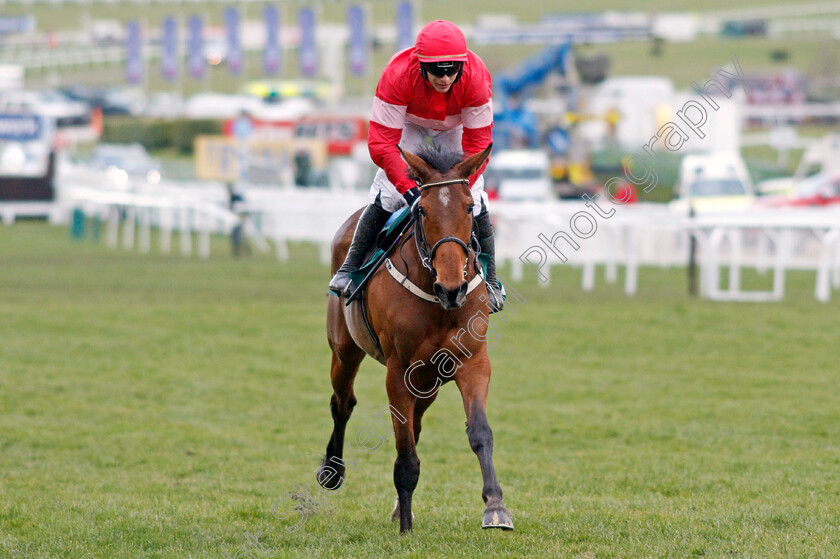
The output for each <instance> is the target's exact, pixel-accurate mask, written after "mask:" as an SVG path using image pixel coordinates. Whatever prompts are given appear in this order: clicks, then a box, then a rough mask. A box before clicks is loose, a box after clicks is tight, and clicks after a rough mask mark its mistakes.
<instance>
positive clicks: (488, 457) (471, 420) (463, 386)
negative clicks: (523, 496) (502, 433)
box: [455, 353, 513, 530]
mask: <svg viewBox="0 0 840 559" xmlns="http://www.w3.org/2000/svg"><path fill="white" fill-rule="evenodd" d="M455 383H456V384H457V385H458V389H459V390H460V391H461V398H462V399H463V401H464V411H466V413H467V437H468V438H469V441H470V448H472V450H473V452H475V455H476V456H477V457H478V463H479V465H480V466H481V477H482V478H483V480H484V487H483V489H482V491H481V496H482V498H483V499H484V502H485V509H484V516H483V518H482V521H481V527H482V528H503V529H505V530H513V520H511V517H510V513H509V512H508V510H507V508H506V507H505V505H504V503H503V502H502V488H501V486H499V481H498V480H497V479H496V468H495V467H494V466H493V431H491V430H490V424H489V423H488V422H487V414H486V412H485V407H486V404H487V389H488V386H489V384H490V361H489V359H488V358H487V354H486V353H483V355H476V356H475V357H473V358H472V359H471V360H470V361H469V362H467V363H465V364H464V366H463V367H462V368H461V369H459V370H458V372H457V373H456V374H455Z"/></svg>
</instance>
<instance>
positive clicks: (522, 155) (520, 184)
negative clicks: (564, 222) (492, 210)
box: [484, 149, 554, 200]
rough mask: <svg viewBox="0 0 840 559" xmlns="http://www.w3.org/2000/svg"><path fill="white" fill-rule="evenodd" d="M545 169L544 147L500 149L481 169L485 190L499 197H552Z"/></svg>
mask: <svg viewBox="0 0 840 559" xmlns="http://www.w3.org/2000/svg"><path fill="white" fill-rule="evenodd" d="M549 169H550V162H549V158H548V154H547V153H546V152H545V151H542V150H527V149H512V150H502V151H499V152H497V153H494V154H493V156H492V157H491V158H490V163H489V164H488V165H487V169H486V170H485V172H484V180H485V190H487V193H488V195H490V196H493V197H497V198H499V199H502V200H548V199H550V198H553V197H554V192H553V188H552V182H551V175H550V173H549Z"/></svg>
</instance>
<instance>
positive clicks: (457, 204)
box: [400, 144, 493, 310]
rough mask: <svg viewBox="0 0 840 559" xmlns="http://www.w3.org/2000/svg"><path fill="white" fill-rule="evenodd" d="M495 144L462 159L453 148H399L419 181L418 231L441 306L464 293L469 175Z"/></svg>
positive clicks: (450, 305)
mask: <svg viewBox="0 0 840 559" xmlns="http://www.w3.org/2000/svg"><path fill="white" fill-rule="evenodd" d="M492 147H493V145H492V144H490V145H489V146H487V148H485V149H484V151H481V152H479V153H476V154H474V155H471V156H469V157H467V158H466V159H463V160H462V156H461V155H460V154H458V153H454V152H446V151H440V150H436V149H422V150H421V151H420V152H419V153H418V154H416V155H415V154H413V153H410V152H406V151H403V150H402V149H400V153H402V156H403V158H404V159H405V161H406V163H408V166H409V167H410V168H411V171H412V174H413V176H414V178H415V179H417V180H418V181H419V182H420V183H421V194H420V201H419V202H418V208H417V212H418V214H419V215H418V219H419V220H420V227H419V229H418V234H419V235H422V237H423V238H422V239H421V242H422V243H423V244H425V248H426V250H428V254H426V255H422V254H421V257H426V258H428V260H427V261H426V262H424V264H425V265H426V266H427V267H428V268H429V269H430V270H431V273H432V277H433V278H434V280H435V283H434V292H435V295H436V296H437V298H438V299H440V304H441V306H443V308H444V309H447V310H450V309H457V308H460V307H462V306H463V305H464V302H465V301H466V299H467V272H468V269H467V266H468V264H469V262H468V257H469V252H470V250H469V246H470V240H471V238H472V223H473V217H472V215H473V199H472V194H471V193H470V185H469V180H468V179H469V176H470V175H472V174H473V173H475V172H476V171H477V170H478V169H479V168H480V167H481V165H482V164H483V163H484V161H485V160H486V159H487V157H488V156H489V155H490V150H491V149H492Z"/></svg>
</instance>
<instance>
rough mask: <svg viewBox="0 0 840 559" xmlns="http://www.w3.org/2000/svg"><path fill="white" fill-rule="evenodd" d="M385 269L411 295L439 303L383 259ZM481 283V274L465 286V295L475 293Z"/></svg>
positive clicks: (482, 279) (387, 259) (388, 259)
mask: <svg viewBox="0 0 840 559" xmlns="http://www.w3.org/2000/svg"><path fill="white" fill-rule="evenodd" d="M385 268H386V269H387V270H388V273H389V274H391V277H392V278H394V279H395V280H396V282H397V283H398V284H400V285H401V286H403V287H405V288H406V289H407V290H408V291H409V292H410V293H411V294H412V295H415V296H416V297H419V298H421V299H423V300H424V301H428V302H430V303H440V299H438V298H437V297H435V296H434V295H432V294H431V293H426V292H425V291H423V290H422V289H420V288H419V287H418V286H417V284H416V283H414V282H413V281H411V280H410V279H408V276H406V275H405V274H403V273H402V272H400V271H399V270H397V267H396V266H394V265H393V264H392V263H391V259H390V258H386V259H385ZM483 282H484V276H482V275H481V272H479V273H477V274H476V275H475V277H474V278H473V279H471V280H470V283H468V284H467V295H469V294H470V293H472V292H473V291H475V289H476V288H477V287H478V286H479V285H481V284H482V283H483Z"/></svg>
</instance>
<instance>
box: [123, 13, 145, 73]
mask: <svg viewBox="0 0 840 559" xmlns="http://www.w3.org/2000/svg"><path fill="white" fill-rule="evenodd" d="M125 46H126V53H125V78H126V81H128V83H130V84H132V85H138V84H141V83H143V37H142V33H141V30H140V22H139V21H129V22H128V29H127V37H126V43H125Z"/></svg>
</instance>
